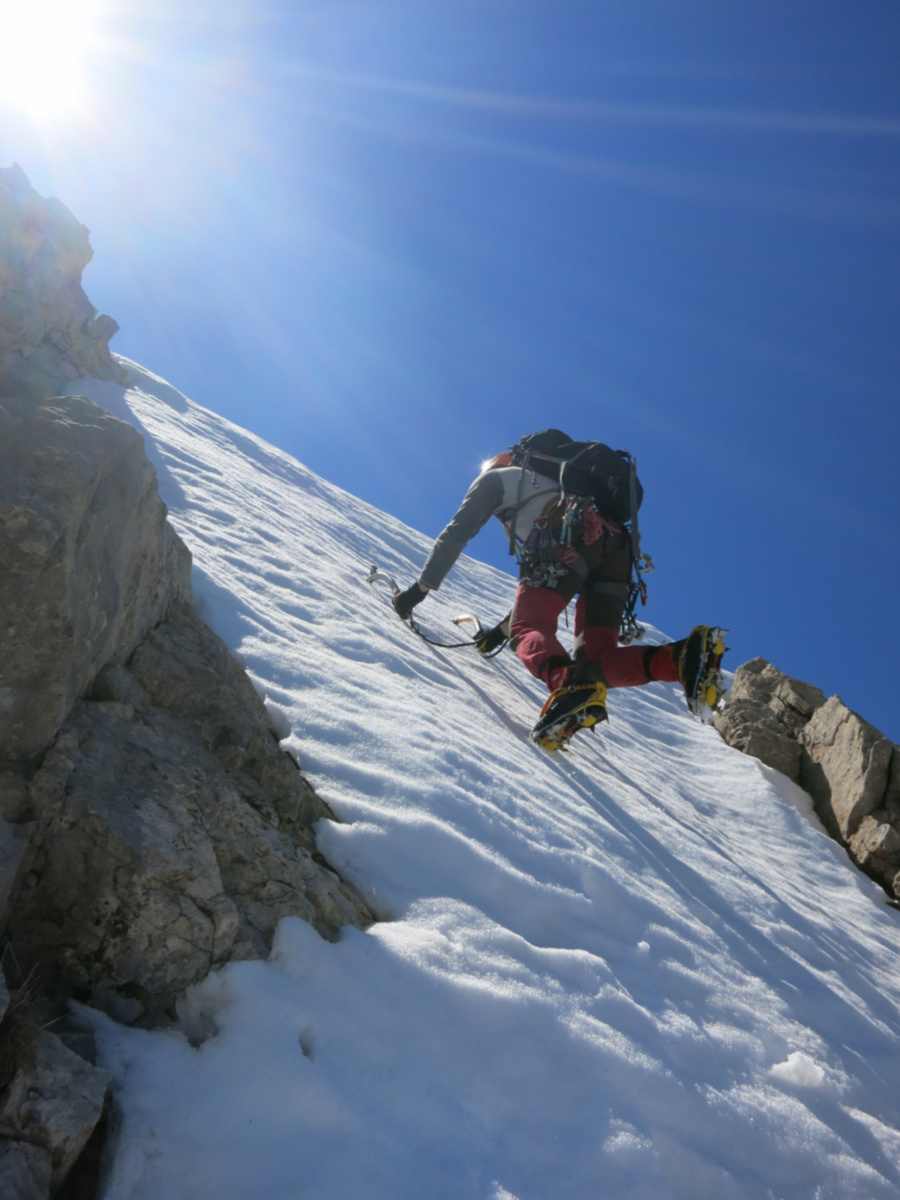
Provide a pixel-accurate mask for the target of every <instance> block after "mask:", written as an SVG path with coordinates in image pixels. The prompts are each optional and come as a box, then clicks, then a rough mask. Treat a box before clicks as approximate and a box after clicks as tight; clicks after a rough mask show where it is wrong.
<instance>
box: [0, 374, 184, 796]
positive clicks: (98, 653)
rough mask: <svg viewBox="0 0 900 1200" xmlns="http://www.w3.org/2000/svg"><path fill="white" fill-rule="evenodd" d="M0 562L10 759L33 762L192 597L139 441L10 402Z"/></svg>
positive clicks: (3, 711)
mask: <svg viewBox="0 0 900 1200" xmlns="http://www.w3.org/2000/svg"><path fill="white" fill-rule="evenodd" d="M0 563H2V569H0V611H2V613H3V621H2V623H0V747H2V751H0V753H2V757H3V759H5V760H7V762H10V761H11V762H14V763H15V762H21V763H27V762H28V761H29V760H31V759H32V758H33V757H34V756H35V755H38V754H40V753H41V751H43V750H44V749H45V748H46V746H47V745H48V744H49V742H50V740H51V739H52V738H53V737H54V736H55V735H56V732H57V730H58V729H59V727H60V725H61V724H62V722H63V720H64V719H65V717H66V715H67V714H68V713H69V712H70V710H71V708H72V705H73V704H74V702H75V700H76V698H77V697H78V696H80V695H81V694H82V692H83V691H84V690H85V688H86V687H87V686H88V685H89V684H90V683H91V682H92V680H93V679H94V677H95V676H96V674H97V672H98V671H99V670H100V668H101V667H103V666H104V665H105V664H106V663H108V662H110V661H119V662H121V661H124V660H125V659H126V658H127V657H128V656H129V655H130V654H131V653H132V651H133V650H134V649H135V648H136V646H137V645H138V644H139V642H140V641H141V640H142V638H143V637H144V636H145V634H146V633H147V631H148V629H150V628H152V627H153V626H154V625H156V624H157V623H158V622H159V621H160V620H162V619H163V617H164V616H165V614H166V612H167V610H168V608H169V605H170V604H171V603H172V602H173V601H174V600H176V599H186V598H187V597H189V596H190V576H189V572H190V555H189V553H188V551H187V549H186V547H185V546H184V543H183V542H182V541H181V540H180V538H178V536H177V535H176V534H175V532H174V530H173V529H172V527H171V526H170V525H169V524H168V522H167V521H166V507H165V505H164V504H163V502H162V500H161V499H160V497H159V492H158V489H157V485H156V476H155V474H154V471H153V468H152V467H151V465H150V463H149V462H148V460H147V456H146V454H145V453H144V447H143V442H142V440H141V437H140V435H139V434H138V433H137V432H136V431H135V430H134V429H132V428H131V426H129V425H126V424H125V423H124V422H123V421H119V420H117V419H116V418H115V417H111V416H109V415H108V414H107V413H105V412H103V410H102V409H100V408H98V407H97V405H95V404H93V403H92V402H91V401H89V400H86V399H85V398H84V397H81V396H75V397H65V398H59V399H55V400H47V401H40V402H37V403H31V402H29V401H28V400H27V399H26V398H24V397H22V396H21V395H18V394H13V395H9V394H7V395H5V396H0ZM0 811H2V810H0Z"/></svg>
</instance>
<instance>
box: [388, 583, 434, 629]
mask: <svg viewBox="0 0 900 1200" xmlns="http://www.w3.org/2000/svg"><path fill="white" fill-rule="evenodd" d="M427 595H428V593H427V592H423V591H422V589H421V588H420V587H419V585H418V583H412V584H410V586H409V587H408V588H407V589H406V591H405V592H397V594H396V596H394V598H393V600H392V601H391V604H392V605H393V606H394V612H395V613H396V614H397V616H398V617H402V618H403V620H404V621H405V620H406V618H407V617H408V616H409V614H410V613H411V612H412V610H413V609H414V608H415V607H416V605H417V604H421V603H422V601H423V600H424V599H425V597H426V596H427Z"/></svg>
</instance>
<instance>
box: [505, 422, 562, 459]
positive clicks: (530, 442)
mask: <svg viewBox="0 0 900 1200" xmlns="http://www.w3.org/2000/svg"><path fill="white" fill-rule="evenodd" d="M574 445H576V443H575V442H574V441H573V439H572V438H570V437H569V435H568V434H567V433H563V431H562V430H561V429H540V430H538V432H537V433H526V434H525V436H524V437H523V438H520V439H519V444H518V445H517V446H513V448H512V453H513V462H515V463H521V462H522V461H523V459H524V458H525V455H526V454H536V455H546V456H547V457H548V458H555V459H560V458H567V457H568V452H570V450H569V448H570V447H572V446H574Z"/></svg>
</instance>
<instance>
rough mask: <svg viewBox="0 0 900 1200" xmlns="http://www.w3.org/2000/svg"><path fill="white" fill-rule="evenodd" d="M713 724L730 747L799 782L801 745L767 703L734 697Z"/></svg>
mask: <svg viewBox="0 0 900 1200" xmlns="http://www.w3.org/2000/svg"><path fill="white" fill-rule="evenodd" d="M714 723H715V727H716V729H717V730H718V731H719V733H720V734H721V735H722V737H723V738H724V739H725V741H726V742H727V743H728V745H729V746H734V747H735V749H737V750H741V751H743V753H744V754H750V755H752V756H753V757H754V758H758V759H759V760H760V761H761V762H764V763H765V764H766V766H767V767H773V768H774V769H775V770H776V771H781V772H782V774H784V775H787V777H788V778H789V779H792V780H793V781H794V783H799V782H800V745H799V743H798V742H797V740H796V739H795V738H793V737H791V735H790V734H789V733H788V732H787V731H786V730H785V728H784V726H783V725H782V724H781V723H780V721H779V720H778V718H777V717H776V715H775V713H774V712H773V711H772V709H771V708H769V707H768V706H767V705H766V704H763V703H760V702H759V701H758V700H753V699H749V698H746V699H743V698H739V699H734V698H731V699H730V700H729V703H728V704H727V705H726V706H725V708H724V709H722V711H721V712H720V713H718V714H717V715H716V717H715V721H714Z"/></svg>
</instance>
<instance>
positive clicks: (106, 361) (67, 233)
mask: <svg viewBox="0 0 900 1200" xmlns="http://www.w3.org/2000/svg"><path fill="white" fill-rule="evenodd" d="M91 257H92V251H91V247H90V242H89V241H88V231H87V229H85V227H84V226H83V225H82V224H81V223H80V222H79V221H76V220H75V218H74V217H73V216H72V214H71V213H70V212H69V210H68V209H67V208H66V206H65V205H64V204H61V203H60V202H59V200H54V199H49V200H45V199H44V198H43V197H41V196H39V195H38V193H37V192H36V191H35V190H34V188H33V187H32V186H31V184H30V183H29V182H28V179H27V178H26V176H25V173H24V172H23V171H22V169H21V167H19V166H17V165H13V166H12V167H6V168H2V169H0V382H2V381H4V380H5V381H6V382H7V383H8V384H10V383H11V384H13V385H14V386H15V387H16V388H17V390H21V389H22V388H24V389H25V390H26V391H27V392H28V394H29V395H31V396H32V397H35V396H41V395H43V396H49V395H52V394H53V393H54V392H59V391H62V390H63V385H64V384H65V383H66V382H68V381H70V380H73V379H78V378H81V377H83V376H86V375H90V376H92V377H93V378H95V379H120V377H121V368H120V367H119V366H118V365H117V364H116V363H115V361H114V360H113V358H112V356H111V354H110V352H109V346H108V343H109V339H110V338H111V337H112V336H113V334H114V333H115V332H116V330H117V329H118V326H117V325H116V323H115V321H114V320H113V319H112V317H107V316H99V317H98V316H97V310H96V309H95V308H94V306H93V305H92V304H91V302H90V300H88V298H87V296H86V295H85V293H84V290H83V289H82V287H81V273H82V271H83V270H84V268H85V266H86V265H87V264H88V263H89V262H90V260H91Z"/></svg>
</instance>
